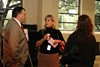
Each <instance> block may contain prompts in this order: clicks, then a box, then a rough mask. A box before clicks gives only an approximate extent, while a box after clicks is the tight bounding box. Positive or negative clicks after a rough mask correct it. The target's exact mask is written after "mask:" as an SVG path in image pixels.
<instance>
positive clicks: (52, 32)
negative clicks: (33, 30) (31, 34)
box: [37, 28, 64, 54]
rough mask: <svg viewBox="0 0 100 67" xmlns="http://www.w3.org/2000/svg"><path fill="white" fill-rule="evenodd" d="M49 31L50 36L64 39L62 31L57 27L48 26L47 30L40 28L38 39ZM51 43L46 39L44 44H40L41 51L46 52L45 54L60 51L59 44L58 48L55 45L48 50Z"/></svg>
mask: <svg viewBox="0 0 100 67" xmlns="http://www.w3.org/2000/svg"><path fill="white" fill-rule="evenodd" d="M47 33H49V34H50V37H52V38H53V39H59V40H62V41H64V39H63V36H62V34H61V32H60V31H59V30H57V29H52V28H46V29H45V30H44V29H42V30H39V32H38V35H37V41H38V40H40V39H42V38H43V36H44V35H45V34H47ZM48 45H50V43H48V41H47V40H45V41H44V42H43V43H42V45H41V46H40V50H39V51H40V52H41V53H44V54H54V53H58V52H59V46H60V45H58V46H57V47H56V48H54V47H53V46H51V50H47V46H48Z"/></svg>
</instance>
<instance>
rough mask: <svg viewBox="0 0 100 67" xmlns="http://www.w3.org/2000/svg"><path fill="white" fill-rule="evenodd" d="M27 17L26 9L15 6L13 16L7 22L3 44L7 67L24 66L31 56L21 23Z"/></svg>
mask: <svg viewBox="0 0 100 67" xmlns="http://www.w3.org/2000/svg"><path fill="white" fill-rule="evenodd" d="M25 18H26V11H25V9H24V8H23V7H15V8H14V10H13V11H12V18H11V19H10V20H9V21H8V23H7V26H6V29H5V32H4V44H3V60H4V64H5V65H6V66H7V67H24V65H25V62H26V60H27V58H28V56H29V51H28V43H27V39H26V36H25V33H24V31H23V30H22V29H21V23H23V22H24V21H25Z"/></svg>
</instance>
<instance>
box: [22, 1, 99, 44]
mask: <svg viewBox="0 0 100 67" xmlns="http://www.w3.org/2000/svg"><path fill="white" fill-rule="evenodd" d="M58 1H59V0H23V7H24V8H25V9H26V11H27V19H26V23H28V24H37V25H38V30H39V29H41V28H43V27H44V17H45V16H46V15H47V14H52V15H53V16H54V17H55V18H56V20H57V22H58V9H59V8H58ZM94 9H95V0H81V7H80V14H88V15H89V16H90V18H91V19H92V21H93V24H94V11H95V10H94ZM71 33H72V32H69V31H64V32H62V34H63V36H64V39H65V41H66V40H67V38H68V36H69V35H70V34H71ZM94 34H95V36H96V40H97V41H98V42H100V33H99V32H97V33H94Z"/></svg>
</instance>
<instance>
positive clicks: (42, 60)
mask: <svg viewBox="0 0 100 67" xmlns="http://www.w3.org/2000/svg"><path fill="white" fill-rule="evenodd" d="M64 45H65V41H64V39H63V36H62V34H61V32H60V31H59V30H57V29H55V19H54V17H53V16H52V15H47V16H46V17H45V25H44V29H41V30H39V32H38V36H37V42H36V47H39V48H40V49H39V53H38V67H59V47H60V46H64Z"/></svg>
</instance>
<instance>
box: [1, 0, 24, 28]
mask: <svg viewBox="0 0 100 67" xmlns="http://www.w3.org/2000/svg"><path fill="white" fill-rule="evenodd" d="M16 6H22V0H0V16H1V15H2V24H3V28H5V26H6V24H7V21H8V20H9V19H10V18H11V17H12V9H13V8H14V7H16Z"/></svg>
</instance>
